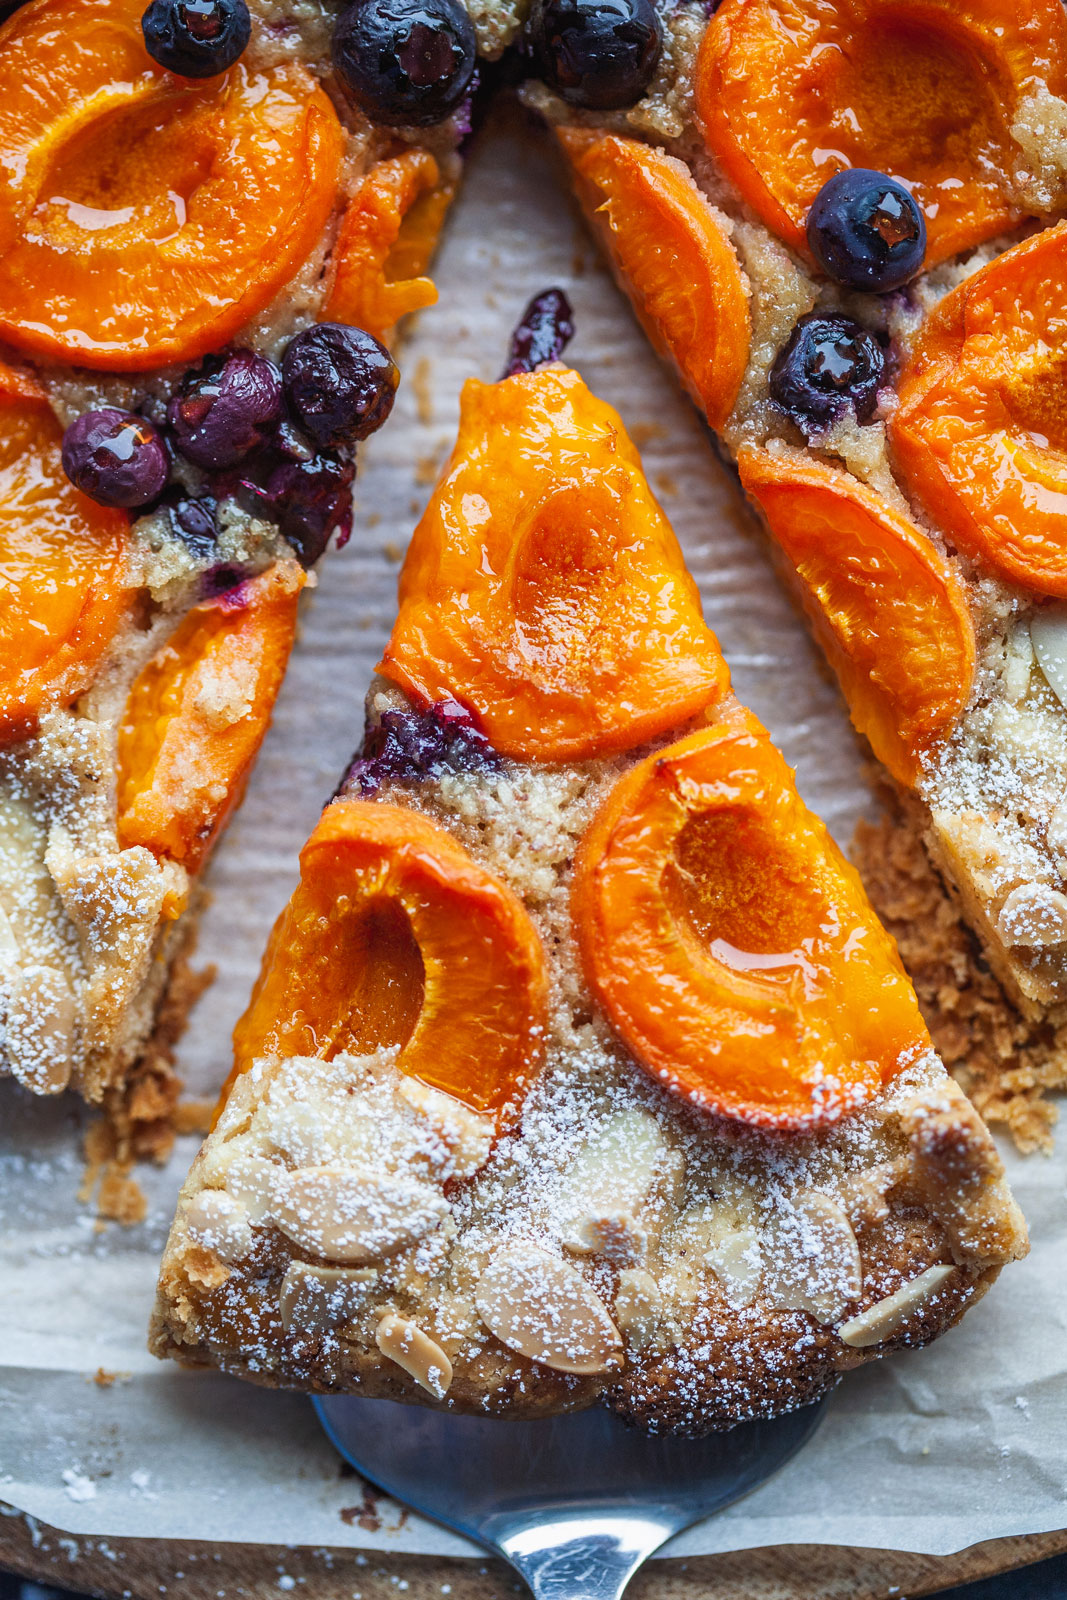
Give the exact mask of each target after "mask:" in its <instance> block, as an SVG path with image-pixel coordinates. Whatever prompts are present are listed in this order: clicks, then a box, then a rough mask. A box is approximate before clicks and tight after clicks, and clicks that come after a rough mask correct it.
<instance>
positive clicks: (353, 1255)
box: [273, 1166, 448, 1263]
mask: <svg viewBox="0 0 1067 1600" xmlns="http://www.w3.org/2000/svg"><path fill="white" fill-rule="evenodd" d="M447 1214H448V1202H447V1200H445V1198H444V1196H443V1195H441V1194H439V1193H438V1192H437V1190H436V1189H433V1188H431V1187H430V1185H429V1184H428V1183H421V1182H420V1181H419V1180H418V1179H417V1178H404V1177H398V1176H392V1175H390V1174H388V1173H374V1172H365V1171H362V1170H360V1169H359V1168H358V1167H341V1166H333V1167H304V1168H302V1169H301V1170H300V1171H297V1172H293V1173H290V1174H289V1175H288V1176H287V1177H286V1178H284V1179H283V1180H282V1181H281V1183H280V1184H279V1192H278V1196H277V1198H276V1199H275V1202H274V1206H273V1218H274V1221H275V1222H276V1223H277V1224H278V1227H279V1228H281V1230H282V1232H283V1233H286V1234H288V1236H289V1238H290V1239H292V1240H293V1242H294V1244H297V1245H299V1246H300V1248H301V1249H302V1250H307V1251H308V1252H309V1253H310V1254H312V1255H317V1256H324V1257H325V1258H326V1260H327V1261H345V1262H357V1263H358V1262H364V1261H374V1260H376V1259H378V1258H379V1257H381V1256H386V1255H391V1254H392V1253H393V1252H394V1251H396V1250H399V1249H401V1248H402V1247H403V1246H404V1245H407V1244H413V1243H414V1241H415V1240H416V1239H420V1238H422V1236H423V1235H424V1234H427V1233H429V1232H430V1231H431V1229H433V1228H435V1227H436V1226H437V1224H438V1223H439V1222H440V1221H441V1219H442V1218H443V1217H445V1216H447Z"/></svg>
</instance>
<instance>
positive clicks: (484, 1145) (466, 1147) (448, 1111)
mask: <svg viewBox="0 0 1067 1600" xmlns="http://www.w3.org/2000/svg"><path fill="white" fill-rule="evenodd" d="M397 1094H398V1095H399V1096H400V1098H401V1099H402V1100H403V1101H404V1102H405V1103H406V1104H407V1105H409V1106H410V1107H411V1109H412V1111H414V1112H415V1114H416V1115H417V1116H419V1117H421V1118H423V1119H424V1120H425V1121H426V1122H428V1123H429V1124H430V1126H431V1127H432V1128H433V1131H434V1132H435V1133H436V1134H437V1137H438V1138H439V1139H440V1140H441V1143H442V1144H443V1145H444V1146H445V1148H446V1149H447V1150H448V1152H449V1154H450V1155H451V1157H452V1163H453V1171H454V1174H455V1176H456V1177H457V1178H469V1177H470V1176H471V1175H472V1174H473V1173H475V1172H477V1171H478V1168H479V1167H484V1165H485V1163H486V1162H487V1161H488V1160H489V1152H490V1150H491V1148H492V1144H493V1133H494V1129H493V1124H492V1123H491V1122H490V1121H489V1118H488V1117H480V1116H479V1115H478V1113H477V1112H476V1111H471V1110H470V1109H469V1107H467V1106H464V1105H460V1103H459V1101H458V1100H453V1098H452V1096H451V1095H450V1094H443V1093H442V1092H441V1090H440V1089H432V1088H431V1087H430V1085H429V1084H427V1083H420V1082H419V1080H418V1079H417V1078H407V1077H405V1078H401V1081H400V1086H399V1088H398V1089H397Z"/></svg>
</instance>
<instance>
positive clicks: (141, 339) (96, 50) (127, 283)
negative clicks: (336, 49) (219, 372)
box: [0, 0, 344, 371]
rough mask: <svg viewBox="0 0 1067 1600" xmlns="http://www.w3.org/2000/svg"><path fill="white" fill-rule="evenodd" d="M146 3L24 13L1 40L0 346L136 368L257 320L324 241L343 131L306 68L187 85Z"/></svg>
mask: <svg viewBox="0 0 1067 1600" xmlns="http://www.w3.org/2000/svg"><path fill="white" fill-rule="evenodd" d="M143 9H144V7H143V5H142V4H141V0H29V3H28V4H27V5H24V6H22V7H21V8H20V9H19V10H17V11H16V12H15V13H14V14H13V15H12V16H11V17H10V18H9V19H8V21H7V22H6V23H5V24H4V26H3V27H2V28H0V175H2V177H3V179H4V181H3V182H2V183H0V335H2V336H3V337H4V338H5V339H7V340H8V341H10V343H11V344H12V345H14V346H15V347H16V348H17V349H20V350H26V351H28V352H30V353H32V354H34V355H38V356H43V357H46V358H48V359H57V360H63V361H74V362H77V363H78V364H79V365H82V366H89V367H98V368H122V369H126V370H131V371H137V370H141V369H143V368H146V367H152V366H157V365H160V364H163V363H165V362H173V361H189V360H192V359H194V358H195V357H198V356H200V355H203V354H204V353H205V352H206V351H208V350H211V349H215V348H217V347H218V346H219V345H221V344H224V343H225V342H226V340H227V339H229V338H230V337H231V336H232V335H233V334H234V333H236V331H237V330H238V329H239V328H240V327H241V326H242V324H243V323H245V322H247V321H248V319H249V318H250V317H252V316H254V315H255V314H256V313H257V312H259V311H261V310H262V309H263V308H264V307H265V306H266V305H267V304H268V303H269V301H271V300H272V299H273V298H274V296H275V295H276V294H277V293H278V291H279V290H280V289H281V288H282V286H283V285H284V284H285V283H286V282H288V280H289V279H290V278H291V277H292V276H293V274H294V273H295V272H296V270H297V268H298V267H299V266H300V265H301V263H302V262H303V261H304V260H305V259H306V258H307V256H308V255H309V254H310V252H311V250H312V249H313V248H314V246H315V244H316V243H317V241H318V238H319V235H320V234H321V232H322V229H323V228H324V226H325V224H326V222H327V220H328V219H329V217H330V215H331V212H332V211H333V208H334V205H335V203H336V198H337V182H338V169H339V162H340V158H341V153H342V147H343V139H344V136H343V133H342V129H341V125H340V123H339V121H338V119H337V115H336V113H335V112H334V110H333V107H332V106H331V104H330V102H329V100H328V99H327V98H326V96H325V95H324V94H323V92H322V91H321V89H319V88H318V87H317V86H316V84H315V82H314V79H313V78H312V77H311V75H310V74H309V73H307V72H306V71H305V70H304V69H303V68H302V67H298V66H293V65H289V66H281V67H275V68H272V69H270V70H269V71H265V72H259V73H255V72H249V71H247V70H246V69H245V67H244V66H243V65H241V64H240V63H239V64H238V65H237V66H235V67H232V68H231V69H230V71H229V72H227V73H225V74H223V75H222V76H221V77H219V78H212V79H207V80H202V81H200V82H193V81H192V80H183V79H180V78H175V77H173V76H172V75H171V74H169V73H167V72H164V71H163V69H162V68H160V67H158V66H156V64H155V63H154V62H153V61H152V60H151V58H150V57H149V55H148V54H147V52H146V50H145V47H144V40H143V37H142V34H141V26H140V19H141V13H142V11H143Z"/></svg>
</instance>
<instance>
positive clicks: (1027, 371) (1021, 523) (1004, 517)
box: [889, 223, 1067, 596]
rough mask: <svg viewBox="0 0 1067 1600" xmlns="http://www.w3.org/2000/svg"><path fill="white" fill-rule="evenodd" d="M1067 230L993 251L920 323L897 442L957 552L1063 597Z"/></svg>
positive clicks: (904, 376)
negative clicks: (994, 254)
mask: <svg viewBox="0 0 1067 1600" xmlns="http://www.w3.org/2000/svg"><path fill="white" fill-rule="evenodd" d="M1065 327H1067V223H1060V224H1059V225H1058V226H1056V227H1054V228H1049V229H1048V230H1047V231H1046V232H1044V233H1039V234H1037V235H1035V237H1034V238H1032V239H1027V240H1026V241H1025V242H1024V243H1023V244H1019V245H1016V246H1015V247H1014V249H1012V250H1008V251H1006V252H1005V253H1004V254H1003V255H1001V256H998V257H997V258H996V259H995V260H994V261H992V262H990V264H989V266H987V267H983V268H982V270H981V271H980V272H976V273H975V274H974V275H973V277H970V278H967V279H966V280H965V282H963V283H962V284H960V286H959V288H958V289H955V290H954V291H953V292H952V293H951V294H949V295H946V296H945V298H944V300H942V301H941V303H940V304H939V305H938V306H937V308H936V309H935V310H934V311H933V313H932V314H931V315H930V317H929V318H928V319H927V321H926V323H925V324H924V326H923V328H922V331H921V333H920V336H919V340H918V344H917V347H916V349H915V351H914V354H913V356H912V359H911V360H910V361H909V362H908V363H907V365H906V366H905V368H904V370H903V372H902V373H901V376H900V382H899V397H900V405H899V408H898V410H897V411H896V413H895V415H894V416H893V418H892V420H891V423H890V430H889V431H890V441H891V443H892V446H893V449H894V451H895V453H896V461H897V465H898V467H899V468H900V470H901V472H902V474H903V475H904V477H905V479H906V480H907V483H908V486H909V487H910V488H911V489H912V490H913V491H914V493H915V494H916V496H917V497H918V499H919V500H921V501H922V503H923V504H924V505H925V507H926V509H927V510H928V512H929V513H930V515H931V516H932V517H933V518H934V519H936V521H937V522H938V524H939V525H940V527H941V529H942V530H943V532H944V534H945V536H946V537H947V538H948V539H949V541H950V542H951V543H952V544H954V545H956V546H957V547H958V548H959V549H960V550H963V551H965V552H966V553H967V554H968V555H969V556H972V557H974V558H975V559H976V560H978V561H981V562H983V563H984V564H985V565H986V566H988V567H989V568H991V569H992V571H993V572H995V573H997V574H998V575H999V576H1000V577H1002V578H1006V579H1007V580H1008V582H1009V583H1017V584H1021V585H1022V586H1023V587H1025V588H1029V589H1036V590H1038V591H1039V592H1041V593H1043V594H1053V595H1061V596H1067V408H1065V406H1064V392H1065V389H1064V385H1065V381H1067V355H1065V352H1064V328H1065Z"/></svg>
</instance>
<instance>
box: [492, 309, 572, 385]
mask: <svg viewBox="0 0 1067 1600" xmlns="http://www.w3.org/2000/svg"><path fill="white" fill-rule="evenodd" d="M573 338H574V316H573V313H572V311H571V303H570V301H569V300H568V299H567V296H566V295H565V294H564V293H563V290H562V289H546V290H545V291H544V292H543V294H538V295H535V296H534V298H533V299H532V300H531V301H530V304H529V305H528V306H527V307H526V310H525V311H524V312H523V314H522V318H521V320H520V322H519V324H518V326H517V327H516V329H515V332H514V333H513V334H512V336H511V349H510V351H509V352H508V364H507V366H506V367H505V368H504V371H503V374H502V375H503V376H504V377H505V378H511V377H514V375H515V373H517V372H532V371H533V370H534V368H535V367H539V366H540V365H541V364H542V362H545V361H558V360H559V358H560V356H561V355H562V354H563V352H564V350H565V349H566V348H567V346H568V344H569V343H570V341H571V340H572V339H573Z"/></svg>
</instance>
